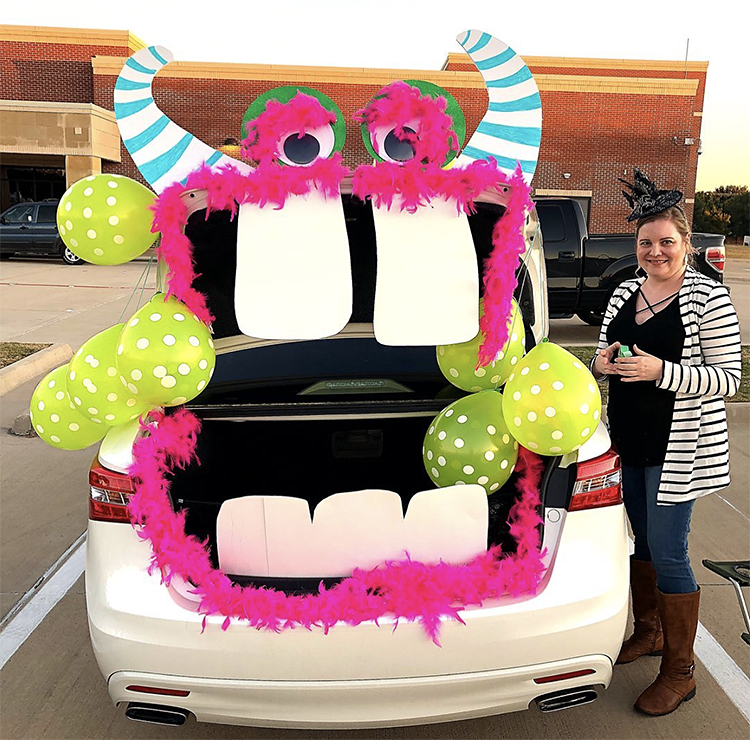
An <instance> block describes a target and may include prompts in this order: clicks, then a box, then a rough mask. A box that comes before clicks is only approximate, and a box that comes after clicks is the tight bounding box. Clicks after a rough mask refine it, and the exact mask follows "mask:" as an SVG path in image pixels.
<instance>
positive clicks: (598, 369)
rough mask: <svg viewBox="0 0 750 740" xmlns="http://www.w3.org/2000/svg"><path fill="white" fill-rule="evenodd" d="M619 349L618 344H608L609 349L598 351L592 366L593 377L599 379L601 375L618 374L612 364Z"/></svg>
mask: <svg viewBox="0 0 750 740" xmlns="http://www.w3.org/2000/svg"><path fill="white" fill-rule="evenodd" d="M619 349H620V343H619V342H615V343H614V344H610V345H609V347H605V348H604V349H600V350H599V352H598V353H597V355H596V359H595V360H594V365H593V370H594V376H595V377H597V378H601V377H602V376H603V375H617V374H618V372H617V368H616V367H615V364H614V362H615V356H616V355H617V353H618V351H619Z"/></svg>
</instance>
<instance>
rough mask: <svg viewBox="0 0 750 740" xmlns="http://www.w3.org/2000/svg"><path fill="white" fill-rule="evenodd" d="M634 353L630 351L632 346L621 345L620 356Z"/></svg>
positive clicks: (628, 355) (630, 355) (629, 355)
mask: <svg viewBox="0 0 750 740" xmlns="http://www.w3.org/2000/svg"><path fill="white" fill-rule="evenodd" d="M632 356H633V353H632V352H631V351H630V347H628V345H627V344H621V345H620V352H619V354H618V357H632Z"/></svg>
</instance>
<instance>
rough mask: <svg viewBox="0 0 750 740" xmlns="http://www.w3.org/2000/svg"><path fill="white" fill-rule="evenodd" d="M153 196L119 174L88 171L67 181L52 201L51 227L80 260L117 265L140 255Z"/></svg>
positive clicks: (150, 237)
mask: <svg viewBox="0 0 750 740" xmlns="http://www.w3.org/2000/svg"><path fill="white" fill-rule="evenodd" d="M155 198H156V196H155V195H154V193H153V192H151V191H150V190H149V189H148V188H147V187H144V186H143V185H141V183H139V182H136V181H135V180H131V179H130V178H129V177H123V176H122V175H91V176H90V177H85V178H84V179H83V180H79V181H78V182H76V183H74V184H73V185H71V186H70V187H69V188H68V190H67V191H66V193H65V195H63V197H62V200H61V201H60V203H59V205H58V206H57V230H58V231H59V232H60V237H61V238H62V240H63V241H64V242H65V245H66V246H67V247H68V249H70V251H71V252H73V253H74V254H77V255H78V256H79V257H80V258H81V259H84V260H86V262H91V263H93V264H95V265H121V264H122V263H123V262H129V261H130V260H132V259H133V258H134V257H137V256H138V255H140V254H143V253H144V252H145V251H146V250H147V249H148V248H149V247H150V246H151V245H152V244H153V243H154V241H155V240H156V237H157V234H152V233H151V223H152V217H153V213H152V212H151V210H150V209H149V206H150V205H152V204H153V202H154V199H155Z"/></svg>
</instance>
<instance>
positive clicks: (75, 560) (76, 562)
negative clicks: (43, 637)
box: [0, 535, 86, 669]
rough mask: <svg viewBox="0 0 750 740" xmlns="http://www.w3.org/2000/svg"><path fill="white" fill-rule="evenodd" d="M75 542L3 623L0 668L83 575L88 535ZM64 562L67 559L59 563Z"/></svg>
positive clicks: (0, 635)
mask: <svg viewBox="0 0 750 740" xmlns="http://www.w3.org/2000/svg"><path fill="white" fill-rule="evenodd" d="M76 542H77V545H76V543H74V547H73V548H72V549H69V550H67V551H66V552H65V553H63V555H62V556H61V557H60V558H59V559H58V561H57V562H56V563H55V565H53V566H52V567H51V568H50V569H49V570H48V571H47V573H53V575H52V576H51V577H50V578H49V580H47V581H46V582H45V583H43V585H42V586H41V588H40V589H39V590H38V591H36V593H34V594H33V596H31V598H30V599H28V601H27V602H26V604H24V606H23V607H22V608H21V609H19V610H18V612H17V613H16V614H15V615H13V616H12V617H11V618H10V619H9V620H8V621H7V622H6V623H5V624H4V625H3V627H2V631H0V669H2V668H3V667H4V666H5V664H6V663H7V662H8V661H9V660H10V659H11V658H12V657H13V655H14V653H15V652H16V650H18V648H20V647H21V645H23V643H24V642H26V638H27V637H28V636H29V635H30V634H31V633H32V632H33V631H34V630H35V629H36V628H37V627H38V626H39V625H40V624H41V623H42V620H44V618H45V617H46V616H47V615H48V614H49V613H50V612H51V611H52V610H53V609H54V608H55V606H56V604H57V602H58V601H60V599H62V597H63V596H65V594H66V593H68V591H70V589H71V588H72V587H73V584H74V583H75V582H76V581H77V580H78V579H79V578H80V577H81V574H82V573H83V570H84V566H85V564H86V542H85V535H81V537H79V538H78V540H76ZM61 561H64V562H62V564H60V563H61ZM58 565H59V567H58Z"/></svg>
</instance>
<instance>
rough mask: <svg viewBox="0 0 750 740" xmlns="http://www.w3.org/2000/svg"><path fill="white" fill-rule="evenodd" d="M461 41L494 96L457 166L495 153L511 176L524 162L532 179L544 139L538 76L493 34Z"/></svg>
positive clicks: (465, 36)
mask: <svg viewBox="0 0 750 740" xmlns="http://www.w3.org/2000/svg"><path fill="white" fill-rule="evenodd" d="M456 40H457V41H458V43H459V44H461V46H462V47H463V48H464V49H465V50H466V53H467V54H468V55H469V56H470V57H471V60H472V61H473V62H474V64H475V65H476V67H477V69H478V70H479V72H480V74H481V75H482V77H483V78H484V82H485V84H486V85H487V92H488V94H489V98H490V104H489V107H488V108H487V113H485V115H484V118H483V119H482V121H481V122H480V124H479V126H477V130H476V131H475V132H474V135H473V136H472V137H471V139H470V140H469V143H468V144H467V145H466V146H465V147H464V150H463V151H462V152H461V155H460V156H459V157H458V159H457V161H456V164H457V166H462V165H463V166H465V165H467V164H469V163H470V162H471V161H473V160H476V159H488V158H489V157H494V158H495V160H496V161H497V164H498V167H499V168H500V169H501V170H503V172H507V173H508V174H511V173H512V172H513V171H514V170H515V169H516V166H517V163H518V162H520V164H521V169H522V171H523V177H524V180H526V182H527V183H529V182H531V178H532V177H533V176H534V171H535V170H536V164H537V160H538V159H539V144H540V142H541V139H542V101H541V99H540V97H539V89H538V88H537V86H536V82H534V77H533V76H532V74H531V72H530V71H529V68H528V67H527V66H526V64H525V62H524V61H523V59H521V57H520V56H518V54H516V52H515V51H513V49H511V48H510V47H509V46H508V45H507V44H504V43H503V42H502V41H500V40H499V39H496V38H495V37H494V36H490V34H488V33H483V32H482V31H466V32H464V33H462V34H460V35H459V36H458V37H457V38H456Z"/></svg>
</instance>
